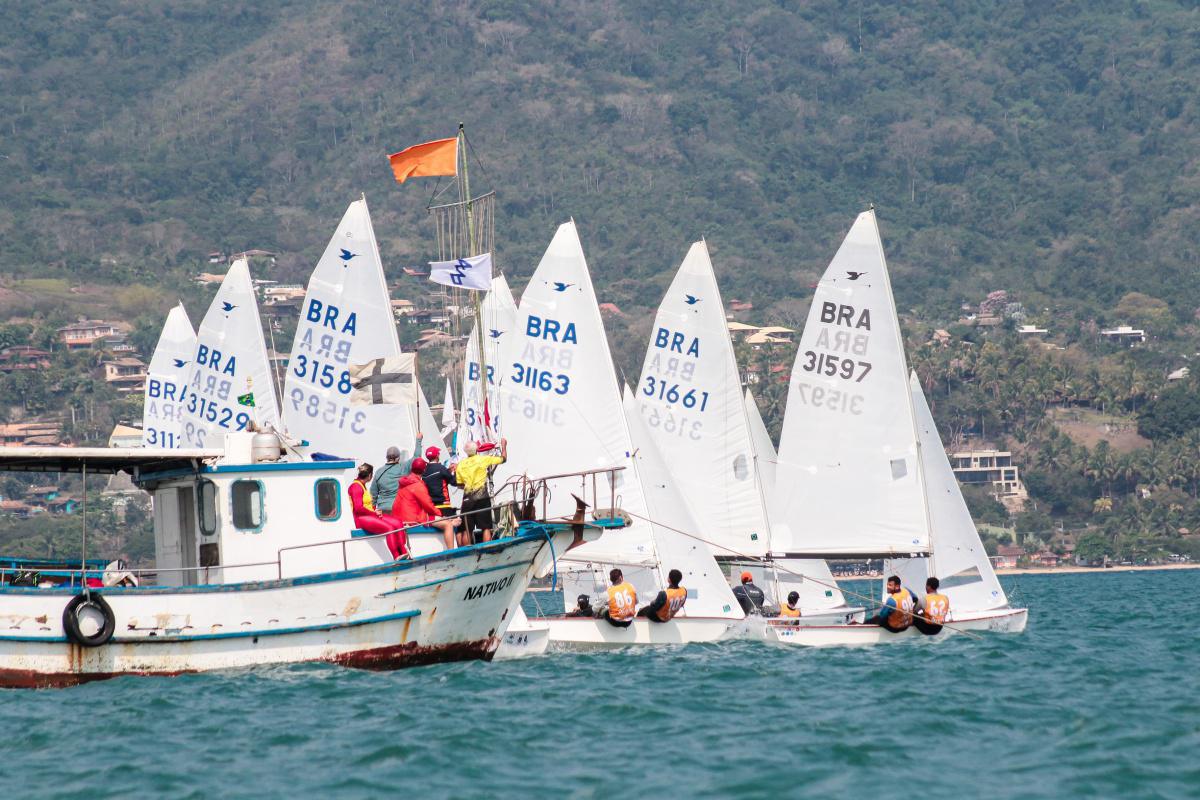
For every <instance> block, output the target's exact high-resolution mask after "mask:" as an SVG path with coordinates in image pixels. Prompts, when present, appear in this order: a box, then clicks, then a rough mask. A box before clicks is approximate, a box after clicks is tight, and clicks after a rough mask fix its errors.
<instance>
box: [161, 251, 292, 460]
mask: <svg viewBox="0 0 1200 800" xmlns="http://www.w3.org/2000/svg"><path fill="white" fill-rule="evenodd" d="M189 367H190V372H189V375H188V384H187V399H186V401H185V402H184V406H183V416H182V422H181V426H182V430H183V442H182V444H183V446H184V447H188V448H193V449H195V448H217V449H220V447H221V437H222V436H224V435H225V434H226V433H232V432H237V431H246V430H249V429H250V428H251V427H252V423H253V428H255V429H258V430H267V429H271V430H279V405H278V403H277V402H276V399H275V385H274V383H273V382H272V380H271V365H270V362H269V361H268V360H267V346H266V344H265V343H264V342H263V334H262V323H261V322H260V320H259V316H258V302H257V300H256V299H255V296H254V285H253V284H252V283H251V281H250V267H249V265H248V264H247V263H246V259H244V258H239V259H238V260H237V261H234V262H233V265H232V266H231V267H230V268H229V272H228V273H227V274H226V275H225V279H224V280H222V281H221V286H220V288H218V289H217V295H216V297H214V298H213V301H212V304H211V305H210V306H209V307H208V312H207V313H206V314H205V315H204V319H203V320H202V321H201V322H200V330H199V333H198V334H197V337H196V351H195V353H194V355H193V357H192V363H191V364H190V365H189Z"/></svg>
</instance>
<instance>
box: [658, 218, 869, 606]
mask: <svg viewBox="0 0 1200 800" xmlns="http://www.w3.org/2000/svg"><path fill="white" fill-rule="evenodd" d="M748 402H749V403H753V400H752V399H750V398H748V396H747V395H746V394H745V393H744V392H743V390H742V381H741V373H740V370H739V369H738V365H737V358H736V356H735V354H734V351H733V342H732V341H731V340H730V338H729V328H728V321H727V320H726V318H725V306H724V304H723V303H722V301H721V293H720V289H719V288H718V286H717V279H716V275H715V274H714V272H713V266H712V261H711V259H710V258H709V254H708V246H707V245H706V243H705V242H703V241H699V242H696V243H695V244H693V245H692V246H691V248H690V249H689V250H688V253H687V256H686V257H685V258H684V260H683V263H682V264H681V265H680V267H679V270H678V272H676V274H675V278H674V280H673V281H672V282H671V286H670V288H669V289H668V290H667V293H666V296H665V297H664V298H663V300H662V303H661V304H660V305H659V307H658V314H657V315H656V317H655V319H654V326H653V327H652V328H651V331H650V341H649V344H648V346H647V348H646V358H645V361H644V363H643V365H642V377H641V382H640V383H639V385H638V391H637V404H638V406H639V408H640V409H641V413H642V419H643V421H644V422H645V423H646V425H647V429H648V432H649V436H650V439H651V446H653V447H656V448H657V449H658V451H659V452H660V453H661V454H662V455H663V457H664V459H665V460H666V462H667V463H669V464H674V465H679V468H678V469H676V470H675V471H674V482H675V484H676V486H677V487H678V488H679V491H680V493H681V494H682V495H683V497H684V499H685V500H686V501H687V504H688V505H689V506H690V507H691V509H692V512H693V516H694V517H695V519H696V520H697V521H699V527H697V528H694V529H692V530H690V531H689V533H691V534H692V535H695V536H698V537H700V538H703V539H704V540H705V541H706V542H708V543H709V544H711V545H712V547H713V552H714V553H715V555H716V556H717V557H718V558H719V559H722V560H723V561H724V562H725V563H726V564H728V565H729V567H730V568H731V570H732V572H733V574H734V575H738V574H740V573H742V572H743V571H748V572H750V573H751V574H752V575H753V576H754V577H755V584H756V585H758V586H760V587H761V588H762V589H763V590H764V594H765V595H766V600H767V602H768V603H770V604H772V605H775V606H779V605H781V604H782V603H783V602H785V601H786V599H787V597H788V594H789V593H790V592H793V591H795V592H796V593H797V594H798V595H799V601H798V607H799V608H800V609H801V619H802V620H803V621H804V623H805V624H809V623H813V624H817V623H821V622H826V623H829V622H842V621H845V620H847V619H852V618H854V617H855V616H857V617H859V618H861V615H862V609H861V608H853V607H850V606H848V605H847V604H846V601H845V598H844V597H843V596H842V593H841V591H839V590H838V588H837V584H836V583H835V581H834V579H833V575H832V573H831V572H830V571H829V566H828V565H827V564H826V563H825V562H824V561H822V560H820V559H801V558H791V557H788V555H787V554H786V553H777V552H776V548H774V547H773V546H772V541H773V539H772V533H771V525H770V522H769V521H768V517H767V505H766V501H767V488H766V486H765V485H764V483H765V479H764V475H763V470H764V468H765V467H764V464H763V462H764V460H765V459H764V458H763V457H762V456H761V455H760V453H759V450H760V449H763V448H770V449H771V454H770V455H771V460H772V461H773V460H774V448H773V447H772V446H771V444H770V438H769V437H767V439H766V442H765V444H764V443H762V442H761V441H758V442H756V439H755V437H756V435H757V436H758V437H760V438H761V437H766V428H765V426H764V425H763V423H762V419H761V417H759V416H758V409H757V408H754V409H753V418H752V417H751V415H750V413H748V409H747V403H748ZM754 420H756V421H757V426H758V428H759V429H760V431H759V432H756V430H755V427H754ZM777 560H778V561H779V566H782V567H784V569H779V568H778V566H777V564H776V561H777Z"/></svg>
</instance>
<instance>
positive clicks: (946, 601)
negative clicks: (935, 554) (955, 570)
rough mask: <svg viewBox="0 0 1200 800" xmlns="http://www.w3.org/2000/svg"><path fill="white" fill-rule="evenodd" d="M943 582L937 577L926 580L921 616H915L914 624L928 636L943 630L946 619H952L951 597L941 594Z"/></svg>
mask: <svg viewBox="0 0 1200 800" xmlns="http://www.w3.org/2000/svg"><path fill="white" fill-rule="evenodd" d="M941 585H942V582H941V581H939V580H938V579H937V578H932V577H931V578H929V579H928V580H927V581H925V599H924V600H922V601H921V616H919V617H914V618H913V626H914V627H915V628H916V629H917V630H919V631H920V632H921V633H923V634H925V635H926V636H935V635H937V634H939V633H941V632H942V627H943V626H944V625H945V624H946V620H948V619H950V598H949V597H947V596H946V595H944V594H940V593H939V592H938V589H939V588H941Z"/></svg>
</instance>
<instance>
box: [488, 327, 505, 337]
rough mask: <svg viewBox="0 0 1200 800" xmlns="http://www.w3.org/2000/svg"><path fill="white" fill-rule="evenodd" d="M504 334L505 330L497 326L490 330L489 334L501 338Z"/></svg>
mask: <svg viewBox="0 0 1200 800" xmlns="http://www.w3.org/2000/svg"><path fill="white" fill-rule="evenodd" d="M502 335H504V331H498V330H496V329H495V328H491V329H489V330H488V336H490V337H492V338H493V339H499V338H500V337H501V336H502Z"/></svg>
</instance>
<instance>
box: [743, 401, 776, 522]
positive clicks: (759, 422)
mask: <svg viewBox="0 0 1200 800" xmlns="http://www.w3.org/2000/svg"><path fill="white" fill-rule="evenodd" d="M745 402H746V419H747V420H749V421H750V442H751V444H753V446H754V460H755V462H756V463H757V464H758V479H759V481H760V482H761V483H762V488H763V495H764V496H765V497H766V498H767V504H768V507H769V506H770V501H771V494H772V493H773V492H774V491H775V464H776V462H777V461H778V460H779V456H778V455H777V454H776V452H775V444H774V443H773V442H772V441H771V434H770V433H768V432H767V424H766V423H765V422H763V418H762V412H760V411H759V410H758V403H757V402H755V400H754V395H752V394H751V393H750V390H749V389H747V390H746V398H745Z"/></svg>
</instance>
